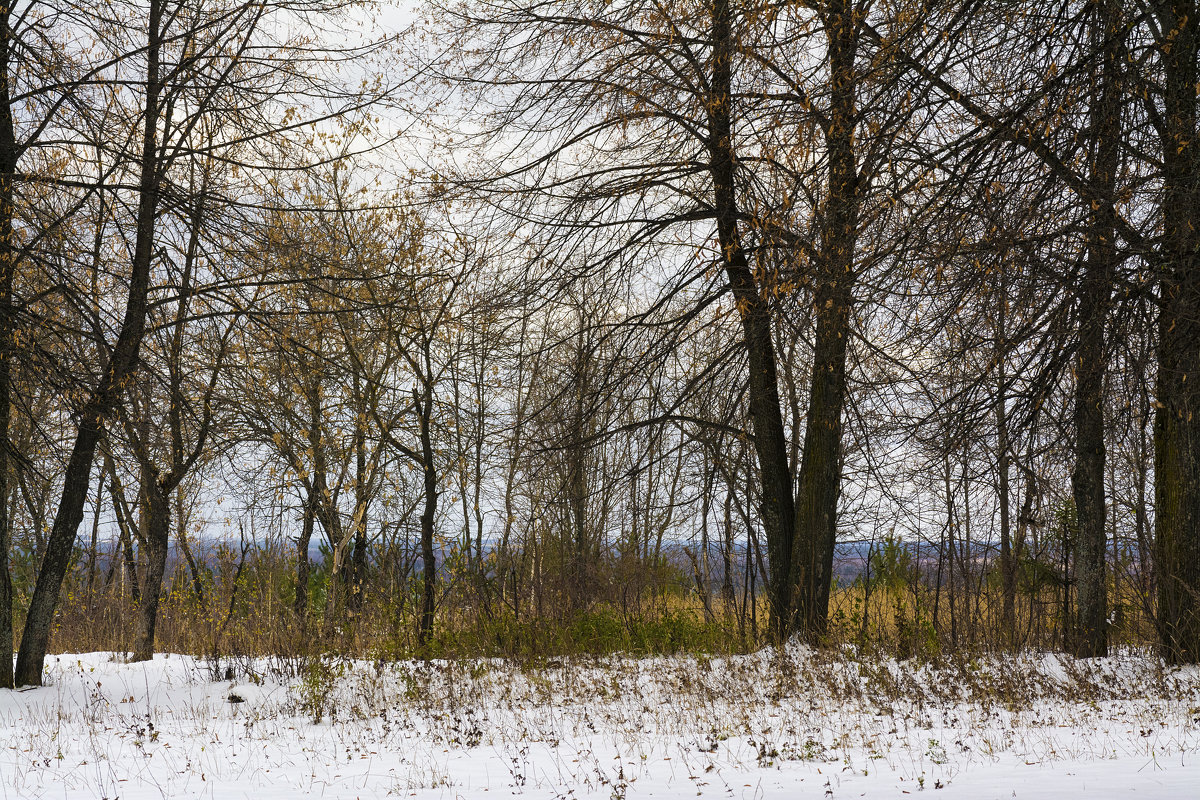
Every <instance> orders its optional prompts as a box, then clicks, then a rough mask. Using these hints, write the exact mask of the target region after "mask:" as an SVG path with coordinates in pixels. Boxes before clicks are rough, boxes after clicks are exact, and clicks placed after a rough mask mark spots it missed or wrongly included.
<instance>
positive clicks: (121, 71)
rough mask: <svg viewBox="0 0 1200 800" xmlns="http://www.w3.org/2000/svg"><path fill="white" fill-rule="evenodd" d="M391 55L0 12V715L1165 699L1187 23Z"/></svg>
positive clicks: (620, 42)
mask: <svg viewBox="0 0 1200 800" xmlns="http://www.w3.org/2000/svg"><path fill="white" fill-rule="evenodd" d="M386 10H387V9H386V8H385V7H376V6H374V5H373V4H367V5H366V6H363V5H361V4H345V5H344V6H343V4H340V3H338V2H336V0H280V2H278V3H271V4H267V3H237V2H230V1H229V0H182V1H180V0H147V2H118V3H115V4H110V5H109V6H107V7H106V8H105V9H104V10H103V11H102V12H101V11H99V10H93V9H91V8H90V7H85V6H78V5H74V4H72V3H70V2H59V0H48V1H47V2H36V3H8V4H6V5H4V6H3V7H0V23H2V29H0V431H3V437H2V441H3V446H2V447H0V662H2V663H11V657H12V654H13V650H14V644H15V643H16V641H19V652H18V653H17V661H16V667H15V673H13V672H10V671H9V670H8V669H7V668H5V669H3V670H0V684H2V685H12V684H13V683H14V680H15V682H16V683H17V684H36V683H40V680H41V670H42V661H43V659H44V657H45V654H46V653H47V652H48V649H49V648H61V647H64V646H81V647H82V646H88V647H107V648H111V649H124V650H128V651H129V652H130V653H131V654H132V657H133V658H136V659H146V658H150V657H151V655H152V654H153V653H154V651H155V649H156V648H161V647H162V646H163V645H164V643H165V645H166V646H167V647H173V648H185V649H191V650H195V651H201V652H210V653H216V652H219V651H221V650H222V649H230V648H241V649H245V650H253V651H255V652H264V651H270V650H291V649H303V648H310V647H314V646H316V647H342V648H346V649H353V650H365V649H369V650H371V651H373V652H376V653H381V654H388V653H390V654H402V653H423V654H429V653H432V652H438V651H443V652H481V651H487V652H546V651H548V650H551V649H583V650H587V649H603V648H606V647H618V646H619V647H627V648H634V649H639V648H640V649H669V648H680V647H704V648H713V647H715V648H734V647H751V646H754V645H755V644H756V643H757V642H759V641H763V640H776V641H777V640H780V639H782V638H785V637H790V636H800V637H803V638H804V639H806V640H808V641H811V642H813V643H817V644H819V643H823V642H831V641H837V640H840V639H844V638H854V639H856V640H857V641H859V642H860V643H863V644H868V643H872V642H887V643H889V644H890V645H891V646H895V647H897V648H899V649H900V650H901V651H903V652H905V653H908V654H920V653H928V652H932V651H934V650H937V649H940V648H946V647H948V648H959V647H979V646H992V647H1022V646H1036V647H1059V648H1063V649H1066V650H1068V651H1070V652H1073V653H1075V654H1076V655H1079V656H1096V655H1102V654H1104V653H1106V652H1107V650H1108V648H1109V646H1110V645H1111V644H1114V643H1118V642H1135V643H1145V642H1155V643H1157V644H1158V645H1159V646H1161V648H1162V652H1163V653H1164V655H1165V656H1166V658H1167V659H1168V660H1169V661H1171V662H1196V661H1198V660H1200V605H1198V602H1200V419H1197V418H1196V417H1195V414H1194V412H1196V411H1200V390H1198V389H1197V388H1196V384H1197V382H1198V381H1200V231H1198V230H1197V224H1196V220H1195V216H1196V215H1197V214H1198V213H1200V143H1198V142H1197V123H1198V120H1197V110H1198V105H1197V97H1198V94H1197V87H1198V86H1200V73H1198V70H1200V65H1198V64H1197V52H1198V48H1200V40H1198V38H1197V36H1198V31H1197V19H1196V11H1197V9H1196V8H1195V4H1194V3H1191V2H1185V1H1184V0H1176V1H1175V2H1169V3H1168V2H1150V0H1146V1H1145V2H1125V1H1124V0H1081V1H1080V2H1074V1H1073V0H1067V1H1064V2H1062V3H1055V4H1047V3H1044V2H1007V1H1006V2H998V0H954V1H953V2H932V0H894V1H893V0H857V1H854V0H810V1H808V2H779V1H778V0H774V1H773V2H766V1H765V0H762V1H760V0H744V1H740V2H739V1H737V0H671V1H665V2H664V1H662V0H659V1H658V2H643V1H642V0H615V1H614V0H606V1H605V2H601V1H600V0H596V1H595V2H591V1H590V0H566V1H565V2H555V3H525V2H506V1H504V0H462V2H453V3H451V2H443V3H436V2H435V3H433V4H431V5H429V6H427V7H425V8H423V9H421V11H420V13H419V14H417V16H416V18H415V21H413V22H412V23H411V25H408V23H405V24H406V25H408V27H407V29H406V30H405V31H404V32H403V34H402V35H398V36H393V35H391V34H386V33H380V34H378V35H374V34H364V33H362V31H363V30H369V28H364V27H363V26H362V25H361V21H362V20H363V19H364V15H366V16H371V15H373V14H376V13H379V12H381V11H386ZM349 42H353V44H349ZM397 129H403V130H404V132H403V133H402V134H396V133H395V130H397ZM389 131H391V132H389ZM417 164H419V166H416V165H417ZM401 165H403V166H401ZM314 553H316V555H315V556H314ZM14 632H15V633H17V634H19V640H14V636H13V634H14Z"/></svg>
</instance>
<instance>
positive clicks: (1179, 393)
mask: <svg viewBox="0 0 1200 800" xmlns="http://www.w3.org/2000/svg"><path fill="white" fill-rule="evenodd" d="M1198 11H1200V9H1197V8H1196V3H1195V2H1194V0H1193V1H1192V2H1185V1H1184V0H1179V1H1178V2H1175V3H1172V4H1171V5H1170V6H1169V7H1167V8H1166V9H1165V10H1164V11H1163V12H1162V15H1163V16H1164V17H1165V19H1163V21H1162V23H1161V25H1162V30H1163V31H1170V34H1169V37H1170V38H1169V39H1168V40H1167V41H1164V42H1161V43H1160V51H1161V59H1162V65H1163V73H1164V86H1165V91H1164V95H1163V121H1164V126H1165V129H1164V134H1165V137H1164V141H1163V212H1162V220H1163V244H1162V247H1161V248H1160V252H1159V253H1158V259H1159V262H1158V264H1157V267H1158V284H1159V304H1160V310H1159V334H1158V335H1159V339H1158V383H1157V387H1156V395H1157V402H1156V407H1157V413H1156V414H1155V416H1154V475H1155V484H1154V512H1155V519H1154V529H1155V556H1156V562H1157V563H1156V566H1157V571H1156V578H1157V581H1158V627H1159V634H1160V636H1161V638H1162V644H1163V650H1164V655H1165V656H1166V658H1167V660H1168V661H1169V662H1171V663H1176V664H1181V663H1196V662H1198V661H1200V141H1197V133H1198V131H1197V128H1196V122H1197V102H1196V101H1197V96H1196V87H1197V78H1198V77H1200V76H1198V75H1197V65H1196V57H1197V45H1198V44H1200V29H1198V21H1197V18H1196V15H1197V12H1198ZM1164 35H1166V34H1164Z"/></svg>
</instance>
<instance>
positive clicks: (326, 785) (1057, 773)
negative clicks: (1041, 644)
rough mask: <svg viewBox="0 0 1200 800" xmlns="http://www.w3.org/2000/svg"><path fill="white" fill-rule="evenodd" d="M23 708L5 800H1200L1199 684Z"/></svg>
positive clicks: (828, 663)
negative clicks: (920, 798) (1082, 799)
mask: <svg viewBox="0 0 1200 800" xmlns="http://www.w3.org/2000/svg"><path fill="white" fill-rule="evenodd" d="M46 679H47V680H46V683H47V685H46V686H44V687H42V688H37V689H25V690H19V691H16V692H0V798H10V797H23V798H24V797H28V798H42V797H45V798H58V797H87V798H100V797H104V798H117V797H120V798H123V799H125V800H129V799H131V798H163V797H170V798H186V797H211V798H254V800H271V799H272V798H295V797H327V798H368V797H384V796H398V797H417V798H459V797H462V798H480V797H484V798H485V797H493V796H494V797H510V796H517V797H526V798H606V800H607V799H609V798H623V797H627V798H641V797H647V798H649V797H653V798H672V797H674V798H683V797H697V796H699V797H714V798H715V797H735V798H793V797H870V798H901V797H905V796H910V795H915V794H918V793H930V794H933V795H935V796H937V797H946V798H977V799H979V800H987V799H988V798H1005V799H1007V798H1013V797H1016V798H1059V797H1069V796H1082V795H1083V794H1084V793H1087V794H1088V796H1091V797H1098V798H1108V797H1126V796H1129V797H1138V798H1173V799H1176V798H1200V670H1197V669H1196V668H1185V669H1169V668H1166V667H1164V666H1163V665H1162V663H1161V662H1160V661H1158V660H1157V659H1156V658H1154V657H1152V656H1151V655H1150V654H1148V653H1145V652H1125V653H1121V654H1119V655H1115V656H1113V657H1110V658H1106V659H1094V660H1089V661H1076V660H1074V659H1070V658H1067V657H1063V656H1057V655H1044V654H1030V655H1026V656H1021V657H1013V656H1006V657H999V656H996V657H987V658H978V659H973V660H968V659H958V660H953V661H951V660H947V661H942V662H938V663H936V664H920V663H917V662H897V661H894V660H890V659H884V658H881V657H867V656H858V655H856V654H855V653H854V652H853V651H850V650H845V651H838V652H834V653H830V652H815V651H810V650H808V649H806V648H803V647H798V646H797V647H790V648H788V649H787V650H785V651H783V652H782V653H780V652H773V651H762V652H759V653H755V654H751V655H746V656H735V657H730V658H705V657H690V656H689V657H672V658H665V657H664V658H649V659H634V658H608V659H586V660H554V659H551V660H545V661H542V662H541V663H537V664H529V663H512V662H503V661H498V660H477V661H461V662H453V661H436V662H430V663H428V664H423V663H419V662H400V663H376V662H370V661H346V660H339V659H334V658H325V659H300V658H290V659H285V658H275V659H223V660H219V661H217V660H205V659H196V658H192V657H186V656H177V655H172V656H159V657H156V658H155V659H154V660H153V661H152V662H147V663H142V664H128V663H124V661H123V658H122V657H121V656H120V655H115V654H111V653H87V654H79V655H60V656H51V657H50V658H49V659H48V663H47V673H46Z"/></svg>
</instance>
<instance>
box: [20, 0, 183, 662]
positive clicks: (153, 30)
mask: <svg viewBox="0 0 1200 800" xmlns="http://www.w3.org/2000/svg"><path fill="white" fill-rule="evenodd" d="M162 16H163V3H162V0H150V14H149V24H148V31H149V33H148V37H147V50H146V104H145V114H144V119H143V127H144V129H143V132H142V148H141V156H140V165H139V166H140V170H141V176H140V178H139V182H138V209H137V228H136V237H135V242H134V253H133V263H132V269H131V273H130V280H129V294H128V296H127V298H126V305H125V313H124V316H123V318H122V321H121V329H120V332H119V333H118V335H117V341H116V344H114V346H113V349H112V352H111V354H110V355H109V359H108V363H107V364H106V365H105V367H104V369H103V371H102V374H101V378H100V382H99V384H98V385H97V386H96V388H95V389H94V390H93V391H92V393H91V395H90V396H89V398H88V400H87V401H86V402H85V404H84V406H83V408H82V409H81V411H80V413H79V423H78V430H77V433H76V436H75V444H74V446H73V447H72V450H71V456H70V459H69V460H68V462H67V468H66V471H65V473H64V475H63V490H62V495H61V497H60V499H59V504H58V511H57V512H56V514H55V517H54V523H53V526H52V527H51V529H50V538H49V540H48V541H47V543H46V552H45V554H44V555H43V557H42V566H41V569H40V570H39V571H38V577H37V583H36V584H35V586H34V590H33V597H32V598H31V599H30V602H29V611H28V613H27V615H26V617H25V628H24V631H23V633H22V635H21V650H20V652H19V653H18V655H17V667H16V682H17V684H18V685H25V686H29V685H32V686H40V685H41V683H42V666H43V662H44V661H45V658H46V649H47V647H48V646H49V643H50V633H51V630H52V628H53V624H54V613H55V609H56V608H57V607H58V597H59V592H60V591H61V589H62V582H63V578H64V577H65V576H66V572H67V565H68V563H69V562H70V559H71V549H72V545H73V544H74V542H75V534H76V532H77V531H78V529H79V523H80V522H82V521H83V506H84V503H85V502H86V500H87V491H88V486H89V483H90V481H89V476H90V473H91V470H92V462H93V460H94V458H95V454H96V445H97V444H98V443H99V441H100V437H101V435H102V433H103V430H104V420H105V418H106V417H108V416H109V415H111V414H112V412H113V411H114V410H115V409H116V407H117V404H118V403H119V402H120V394H121V391H122V389H124V387H125V385H126V383H127V382H128V381H129V380H130V379H131V378H132V377H133V375H134V373H135V372H136V371H137V365H138V351H139V349H140V347H141V343H142V337H143V335H144V333H145V329H146V315H147V297H148V294H149V291H150V265H151V261H152V259H153V245H154V222H155V215H156V213H157V209H158V186H159V182H160V180H161V177H162V176H161V175H160V171H159V164H158V161H157V159H156V156H157V152H156V151H157V141H158V136H157V132H158V121H159V102H158V98H159V94H160V93H161V90H162V84H161V82H160V79H159V75H158V72H159V47H160V33H161V31H160V28H161V26H162Z"/></svg>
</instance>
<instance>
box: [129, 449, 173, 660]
mask: <svg viewBox="0 0 1200 800" xmlns="http://www.w3.org/2000/svg"><path fill="white" fill-rule="evenodd" d="M142 495H143V499H144V508H145V510H146V515H147V519H146V569H145V571H144V572H143V573H142V597H141V601H140V602H139V603H138V609H137V632H136V633H135V634H134V638H133V657H132V658H131V659H130V660H131V661H149V660H150V659H152V658H154V631H155V629H156V628H157V626H158V603H159V598H161V596H162V583H163V575H164V574H165V573H166V568H167V552H168V548H169V546H170V534H171V491H170V489H167V490H166V491H164V489H163V487H162V486H161V485H160V484H159V481H158V475H157V473H154V472H150V473H146V474H144V477H143V478H142Z"/></svg>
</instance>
